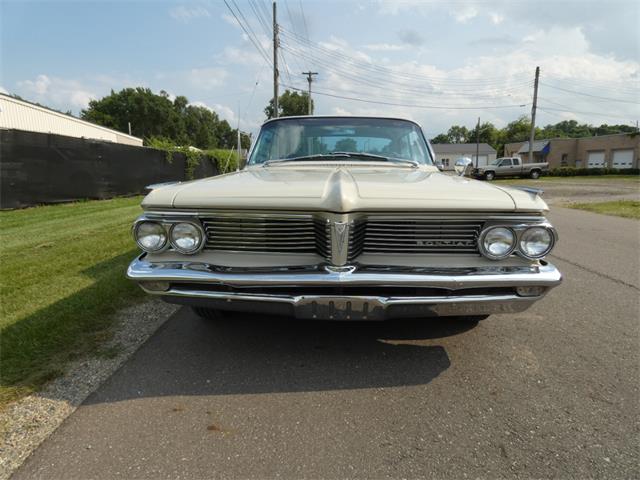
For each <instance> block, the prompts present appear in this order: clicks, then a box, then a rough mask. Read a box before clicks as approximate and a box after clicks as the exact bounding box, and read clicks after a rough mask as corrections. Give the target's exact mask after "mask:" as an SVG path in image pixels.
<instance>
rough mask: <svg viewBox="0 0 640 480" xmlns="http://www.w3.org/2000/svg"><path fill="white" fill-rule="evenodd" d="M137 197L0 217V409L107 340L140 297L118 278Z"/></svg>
mask: <svg viewBox="0 0 640 480" xmlns="http://www.w3.org/2000/svg"><path fill="white" fill-rule="evenodd" d="M140 200H141V197H130V198H115V199H111V200H95V201H83V202H76V203H69V204H61V205H52V206H42V207H34V208H28V209H23V210H13V211H3V212H0V245H1V247H0V408H3V407H4V406H6V404H8V403H9V402H11V401H13V400H17V399H19V398H21V397H23V396H25V395H28V394H29V393H32V392H34V391H36V390H38V389H39V388H40V387H41V386H42V385H43V384H44V383H46V382H47V381H48V380H51V379H52V378H55V377H56V376H58V375H59V374H60V373H62V372H64V371H65V367H66V366H67V364H68V363H69V362H70V361H71V360H74V359H77V358H79V357H81V356H83V355H87V354H94V355H95V354H103V355H109V352H106V351H105V352H101V350H100V346H101V345H102V344H103V343H104V342H105V341H106V340H108V339H109V338H110V337H111V335H112V330H111V327H112V324H113V314H114V313H115V312H116V311H117V310H119V309H121V308H123V307H125V306H127V305H130V304H132V303H134V302H136V301H139V300H140V299H142V298H144V296H143V294H142V292H141V291H140V289H139V288H138V287H137V286H135V285H134V284H133V283H131V282H130V281H128V280H127V279H126V278H125V270H126V267H127V265H128V263H129V262H130V260H131V259H132V258H133V257H134V256H135V254H136V252H137V249H136V247H135V244H134V243H133V241H132V239H131V235H130V228H131V222H132V221H133V220H134V219H135V218H136V217H137V216H138V215H139V214H140V213H141V209H140V206H139V204H140Z"/></svg>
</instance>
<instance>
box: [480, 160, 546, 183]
mask: <svg viewBox="0 0 640 480" xmlns="http://www.w3.org/2000/svg"><path fill="white" fill-rule="evenodd" d="M548 170H549V163H547V162H538V163H522V159H521V158H520V157H501V158H496V159H495V160H494V161H492V162H491V163H489V164H488V165H487V166H485V167H478V168H474V169H473V170H472V171H471V175H472V176H473V177H475V178H484V179H485V180H489V181H491V180H493V179H494V178H496V177H529V178H533V179H536V178H539V177H540V175H542V173H543V172H547V171H548Z"/></svg>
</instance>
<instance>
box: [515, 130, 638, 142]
mask: <svg viewBox="0 0 640 480" xmlns="http://www.w3.org/2000/svg"><path fill="white" fill-rule="evenodd" d="M639 134H640V132H622V133H607V134H605V135H591V136H590V137H553V138H542V139H540V140H534V141H533V142H534V143H535V142H550V141H552V140H583V139H585V138H588V139H593V138H604V137H619V136H621V135H627V136H634V135H639ZM517 143H529V140H521V141H519V142H509V143H505V145H515V144H517Z"/></svg>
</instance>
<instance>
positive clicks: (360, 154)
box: [262, 152, 419, 167]
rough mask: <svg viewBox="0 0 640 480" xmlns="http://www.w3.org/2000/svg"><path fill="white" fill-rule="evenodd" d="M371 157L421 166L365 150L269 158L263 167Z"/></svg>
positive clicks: (411, 161) (413, 161)
mask: <svg viewBox="0 0 640 480" xmlns="http://www.w3.org/2000/svg"><path fill="white" fill-rule="evenodd" d="M354 157H361V158H371V159H373V160H378V161H381V162H393V163H408V164H409V165H412V166H414V167H417V166H419V163H418V162H416V161H415V160H407V159H404V158H394V157H385V156H384V155H376V154H374V153H365V152H331V153H316V154H314V155H302V156H300V157H291V158H276V159H273V160H267V161H266V162H264V163H263V164H262V166H263V167H266V166H267V165H271V164H273V163H282V162H297V161H304V160H325V159H327V158H354Z"/></svg>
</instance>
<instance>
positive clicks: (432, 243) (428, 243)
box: [416, 240, 476, 247]
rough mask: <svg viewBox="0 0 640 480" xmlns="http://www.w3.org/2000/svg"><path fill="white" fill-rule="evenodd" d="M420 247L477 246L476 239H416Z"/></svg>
mask: <svg viewBox="0 0 640 480" xmlns="http://www.w3.org/2000/svg"><path fill="white" fill-rule="evenodd" d="M416 244H417V245H418V246H420V247H475V246H476V242H475V240H416Z"/></svg>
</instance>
